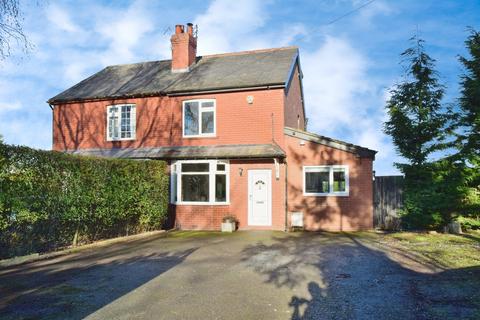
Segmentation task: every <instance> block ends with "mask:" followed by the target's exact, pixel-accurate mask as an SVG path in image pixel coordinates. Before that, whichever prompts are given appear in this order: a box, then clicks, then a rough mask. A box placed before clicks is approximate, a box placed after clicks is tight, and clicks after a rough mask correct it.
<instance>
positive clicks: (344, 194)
mask: <svg viewBox="0 0 480 320" xmlns="http://www.w3.org/2000/svg"><path fill="white" fill-rule="evenodd" d="M309 169H317V170H318V171H321V170H325V169H328V171H329V173H328V177H329V179H328V190H329V192H321V193H318V192H306V190H307V189H306V183H307V179H306V173H307V172H315V171H310V170H309ZM335 169H343V170H345V191H333V183H334V180H333V172H334V170H335ZM302 175H303V177H302V178H303V195H304V196H314V197H322V196H338V197H347V196H349V193H350V191H349V189H350V175H349V168H348V165H318V166H303V172H302Z"/></svg>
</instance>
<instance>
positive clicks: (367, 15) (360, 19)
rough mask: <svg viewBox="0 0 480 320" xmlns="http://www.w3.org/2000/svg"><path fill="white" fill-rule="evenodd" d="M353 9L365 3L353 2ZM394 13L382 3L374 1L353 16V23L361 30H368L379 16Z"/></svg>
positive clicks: (388, 5) (387, 5)
mask: <svg viewBox="0 0 480 320" xmlns="http://www.w3.org/2000/svg"><path fill="white" fill-rule="evenodd" d="M352 2H353V6H354V7H355V8H358V7H360V6H361V5H362V4H365V1H360V0H354V1H352ZM393 12H394V8H393V7H392V6H391V5H390V4H387V3H386V2H384V1H374V2H372V3H371V4H369V5H368V6H366V7H363V8H361V9H360V10H358V11H357V12H355V15H354V18H353V20H354V23H355V24H356V25H358V26H361V27H362V28H370V27H373V26H374V23H373V20H374V18H375V17H376V16H379V15H390V14H392V13H393Z"/></svg>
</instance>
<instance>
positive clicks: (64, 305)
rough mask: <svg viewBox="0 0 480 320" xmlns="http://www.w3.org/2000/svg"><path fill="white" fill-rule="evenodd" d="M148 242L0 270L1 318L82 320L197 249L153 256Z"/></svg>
mask: <svg viewBox="0 0 480 320" xmlns="http://www.w3.org/2000/svg"><path fill="white" fill-rule="evenodd" d="M149 242H152V239H142V240H137V241H133V242H130V243H128V244H123V245H113V246H111V247H108V248H105V249H104V248H99V249H96V250H93V252H87V253H84V252H82V253H79V254H73V255H67V256H65V257H62V258H59V259H53V260H47V261H41V262H34V263H30V264H24V265H21V266H16V267H11V268H5V269H0V297H1V298H0V318H2V319H39V318H42V319H43V318H49V319H52V318H55V319H57V318H58V319H67V318H68V319H83V318H85V317H86V316H88V315H89V314H91V313H93V312H95V311H96V310H98V309H100V308H102V307H103V306H105V305H108V304H109V303H111V302H112V301H114V300H116V299H117V298H119V297H122V296H123V295H125V294H127V293H129V292H131V291H133V290H135V289H136V288H138V287H140V286H142V285H143V284H144V283H147V282H148V281H150V280H151V279H153V278H155V277H157V276H159V275H161V274H162V273H164V272H166V271H168V270H170V269H171V268H173V267H175V266H177V265H178V264H180V263H182V262H183V261H184V260H185V258H186V257H188V256H189V255H190V254H192V253H193V252H195V251H196V250H197V248H189V249H186V250H182V251H164V252H156V250H155V249H154V248H149V247H148V246H147V247H142V245H145V244H147V245H148V243H149Z"/></svg>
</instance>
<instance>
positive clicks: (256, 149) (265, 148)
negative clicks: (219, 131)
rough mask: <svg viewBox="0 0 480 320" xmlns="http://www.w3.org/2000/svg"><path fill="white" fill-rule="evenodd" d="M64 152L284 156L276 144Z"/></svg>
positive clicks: (162, 156)
mask: <svg viewBox="0 0 480 320" xmlns="http://www.w3.org/2000/svg"><path fill="white" fill-rule="evenodd" d="M66 152H67V153H70V154H77V155H86V156H95V157H107V158H128V159H172V160H173V159H244V158H250V159H265V158H285V152H284V151H283V150H282V149H281V148H280V147H279V146H278V145H276V144H237V145H217V146H215V145H214V146H177V147H149V148H113V149H82V150H69V151H66Z"/></svg>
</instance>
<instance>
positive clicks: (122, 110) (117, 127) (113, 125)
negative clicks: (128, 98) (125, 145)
mask: <svg viewBox="0 0 480 320" xmlns="http://www.w3.org/2000/svg"><path fill="white" fill-rule="evenodd" d="M135 109H136V108H135V105H134V104H116V105H111V106H108V107H107V141H117V140H134V139H135V128H136V112H135Z"/></svg>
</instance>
